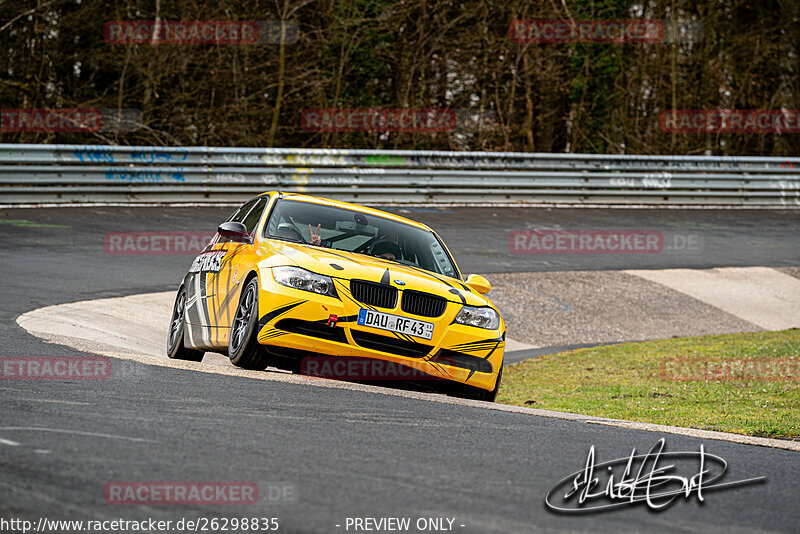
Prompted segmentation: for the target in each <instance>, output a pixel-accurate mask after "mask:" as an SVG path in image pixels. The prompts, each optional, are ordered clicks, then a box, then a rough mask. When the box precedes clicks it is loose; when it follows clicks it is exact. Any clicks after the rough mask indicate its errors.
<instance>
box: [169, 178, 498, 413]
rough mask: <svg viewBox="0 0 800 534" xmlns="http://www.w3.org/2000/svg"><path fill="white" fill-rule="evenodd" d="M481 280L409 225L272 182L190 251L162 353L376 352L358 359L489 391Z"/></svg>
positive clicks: (284, 356) (338, 357) (307, 358)
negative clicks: (203, 244)
mask: <svg viewBox="0 0 800 534" xmlns="http://www.w3.org/2000/svg"><path fill="white" fill-rule="evenodd" d="M490 289H491V286H490V284H489V282H488V281H487V280H486V279H485V278H484V277H482V276H480V275H476V274H472V275H469V276H467V277H464V276H463V275H462V274H461V271H460V270H459V268H458V265H457V264H456V262H455V261H454V259H453V257H452V255H451V254H450V252H449V250H448V249H447V247H446V246H445V244H444V242H443V241H442V240H441V239H440V238H439V236H438V235H437V234H436V232H434V231H433V230H432V229H430V228H428V227H427V226H425V225H423V224H420V223H418V222H415V221H412V220H409V219H406V218H403V217H399V216H397V215H394V214H391V213H387V212H383V211H379V210H376V209H372V208H368V207H363V206H358V205H355V204H350V203H345V202H339V201H335V200H329V199H322V198H317V197H312V196H307V195H300V194H287V193H281V192H278V191H272V192H268V193H264V194H262V195H259V196H257V197H255V198H253V199H251V200H249V201H248V202H245V203H244V204H243V205H242V206H241V207H239V208H238V209H237V210H236V211H235V212H234V213H233V214H232V215H231V216H230V218H229V219H228V220H227V221H225V222H223V223H222V224H220V225H219V227H218V229H217V233H216V235H215V236H214V238H213V239H212V240H211V242H210V243H209V244H208V246H207V247H206V248H205V249H204V250H203V251H202V252H201V253H200V255H198V256H197V257H196V258H195V259H194V261H193V262H192V264H191V267H190V268H189V272H188V273H187V274H186V276H185V277H184V279H183V282H182V283H181V285H180V287H179V289H178V293H177V297H176V299H175V305H174V308H173V313H172V320H171V324H170V328H169V335H168V340H167V353H168V356H169V357H170V358H174V359H181V360H193V361H201V360H202V358H203V355H204V353H205V352H218V353H222V354H226V355H227V356H228V357H229V358H230V361H231V363H233V364H234V365H236V366H238V367H242V368H246V369H257V370H263V369H265V368H266V367H268V366H271V367H278V368H284V369H289V370H292V371H294V372H300V373H304V371H308V370H309V369H311V368H312V367H314V368H315V369H319V368H324V367H325V364H328V368H329V369H336V368H337V367H336V365H330V364H331V363H333V364H337V363H342V362H347V363H348V365H347V366H340V368H341V369H347V370H351V371H352V370H353V369H356V367H354V366H353V365H352V364H353V362H373V363H374V362H378V363H380V364H381V366H380V367H377V368H376V367H374V366H373V367H370V368H369V369H372V370H375V369H380V370H383V371H385V370H387V369H394V370H395V371H396V370H397V369H404V370H410V371H411V372H409V373H407V374H403V373H402V372H401V373H399V374H398V373H396V372H395V374H393V375H392V377H394V378H398V377H400V378H405V377H408V381H414V382H416V381H420V379H429V380H431V381H432V382H430V383H431V384H436V385H435V387H434V389H436V390H439V391H444V392H447V393H450V394H456V395H459V396H464V397H469V398H475V399H480V400H487V401H494V399H495V397H496V395H497V391H498V388H499V386H500V379H501V376H502V370H503V350H504V347H505V324H504V322H503V318H502V317H501V315H500V313H499V312H498V310H497V308H496V307H495V306H494V305H493V304H492V302H491V301H490V300H489V299H488V298H487V297H486V294H487V293H489V291H490ZM304 362H305V369H304ZM309 362H311V363H314V364H315V366H311V365H309ZM320 364H322V367H320ZM359 369H362V370H363V368H359ZM305 374H313V373H305ZM379 374H380V373H378V372H375V373H372V375H370V373H367V375H370V376H365V375H364V373H360V372H356V373H355V375H353V376H356V375H357V378H353V376H349V375H348V376H349V378H353V379H358V380H367V381H369V380H371V379H380V377H378V376H377V375H379ZM348 376H344V377H343V378H344V379H348ZM387 376H388V374H387Z"/></svg>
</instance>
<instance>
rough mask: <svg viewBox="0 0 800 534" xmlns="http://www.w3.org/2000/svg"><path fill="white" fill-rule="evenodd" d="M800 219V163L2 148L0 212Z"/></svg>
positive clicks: (363, 152)
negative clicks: (380, 211)
mask: <svg viewBox="0 0 800 534" xmlns="http://www.w3.org/2000/svg"><path fill="white" fill-rule="evenodd" d="M272 189H280V190H283V191H292V192H301V193H309V194H312V195H320V196H326V197H330V198H337V199H342V200H351V201H357V202H363V203H375V204H386V203H396V204H397V203H399V204H402V203H440V204H446V203H488V204H491V203H503V204H513V203H534V204H550V203H552V204H566V205H597V204H606V205H722V206H754V207H786V208H789V207H792V208H800V157H798V158H795V159H792V158H767V157H714V156H631V155H595V154H544V153H516V152H440V151H408V150H396V151H395V150H392V151H388V150H327V149H284V148H215V147H176V148H163V147H128V146H95V145H12V144H0V204H6V205H8V204H32V203H64V204H68V203H78V202H169V203H221V202H239V201H241V200H244V199H246V198H248V197H250V196H253V195H254V194H256V193H259V192H262V191H267V190H272Z"/></svg>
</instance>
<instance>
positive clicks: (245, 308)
mask: <svg viewBox="0 0 800 534" xmlns="http://www.w3.org/2000/svg"><path fill="white" fill-rule="evenodd" d="M257 324H258V278H257V277H254V278H253V279H251V280H250V281H249V282H248V283H247V285H245V286H244V289H242V295H241V296H240V297H239V305H238V306H237V307H236V315H235V316H234V318H233V324H232V325H231V334H230V336H229V339H228V356H229V357H230V359H231V363H232V364H233V365H235V366H236V367H241V368H243V369H254V370H258V371H263V370H264V369H266V368H267V365H268V363H269V355H268V354H267V353H266V351H265V350H264V349H263V348H262V347H261V345H259V343H258V339H256V338H257V332H256V325H257Z"/></svg>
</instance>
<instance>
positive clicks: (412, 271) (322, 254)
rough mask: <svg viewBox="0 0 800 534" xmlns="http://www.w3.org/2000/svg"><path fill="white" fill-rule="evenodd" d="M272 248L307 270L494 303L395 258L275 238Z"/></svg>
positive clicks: (482, 303) (475, 303)
mask: <svg viewBox="0 0 800 534" xmlns="http://www.w3.org/2000/svg"><path fill="white" fill-rule="evenodd" d="M270 248H271V249H272V250H273V251H274V252H276V253H277V254H281V255H283V256H285V257H287V258H288V259H290V260H291V261H292V262H293V263H295V264H296V265H297V266H299V267H302V268H303V269H308V270H309V271H313V272H315V273H319V274H324V275H327V276H330V277H333V278H341V279H347V280H352V279H358V280H369V281H371V282H383V283H391V285H393V286H396V287H399V288H400V289H414V290H416V291H424V292H426V293H432V294H434V295H438V296H440V297H444V298H446V299H447V300H450V301H452V302H461V303H466V304H468V305H470V306H492V304H491V302H489V301H488V300H487V299H485V298H483V297H482V296H481V295H479V294H478V293H476V292H475V291H474V290H471V289H470V288H469V286H467V285H466V284H464V283H462V282H460V281H458V280H457V279H455V278H450V277H447V276H444V275H439V274H435V273H431V272H429V271H425V270H423V269H418V268H415V267H409V266H406V265H401V264H399V263H396V262H393V261H389V260H384V259H381V258H373V257H371V256H366V255H364V254H356V253H353V252H346V251H343V250H331V249H326V248H321V247H312V246H308V245H302V244H299V243H290V242H278V241H273V242H272V243H270ZM398 281H399V282H400V283H398ZM492 307H494V306H492Z"/></svg>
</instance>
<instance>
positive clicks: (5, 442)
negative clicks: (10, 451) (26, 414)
mask: <svg viewBox="0 0 800 534" xmlns="http://www.w3.org/2000/svg"><path fill="white" fill-rule="evenodd" d="M0 445H9V446H11V447H19V443H17V442H16V441H11V440H10V439H3V438H0Z"/></svg>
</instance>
